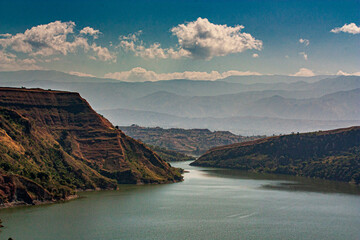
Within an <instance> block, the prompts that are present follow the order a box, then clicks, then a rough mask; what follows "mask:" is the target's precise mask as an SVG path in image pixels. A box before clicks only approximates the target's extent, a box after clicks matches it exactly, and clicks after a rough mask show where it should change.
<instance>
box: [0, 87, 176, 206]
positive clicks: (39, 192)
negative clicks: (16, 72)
mask: <svg viewBox="0 0 360 240" xmlns="http://www.w3.org/2000/svg"><path fill="white" fill-rule="evenodd" d="M181 179H182V177H181V174H180V172H179V170H178V169H175V168H173V167H171V166H170V165H169V164H168V163H166V162H165V161H163V160H162V159H161V158H160V157H159V156H158V155H157V154H156V153H154V152H153V151H152V150H150V149H149V148H148V147H146V146H145V145H144V144H142V143H141V142H138V141H136V140H134V139H132V138H130V137H128V136H126V135H125V134H124V133H123V132H122V131H121V130H119V129H116V128H115V127H114V126H113V125H112V124H111V123H110V122H109V121H108V120H106V119H105V118H104V117H102V116H101V115H99V114H97V113H96V112H95V111H94V110H93V109H92V108H91V107H90V106H89V104H88V103H87V102H86V101H85V100H84V99H83V98H81V97H80V95H79V94H78V93H72V92H63V91H46V90H42V89H17V88H0V198H1V200H0V204H5V203H11V202H24V203H34V202H35V201H44V200H58V199H65V198H67V197H68V196H70V195H71V194H73V193H74V191H75V190H77V189H80V190H85V189H115V188H117V184H118V183H125V184H128V183H130V184H139V183H166V182H175V181H180V180H181Z"/></svg>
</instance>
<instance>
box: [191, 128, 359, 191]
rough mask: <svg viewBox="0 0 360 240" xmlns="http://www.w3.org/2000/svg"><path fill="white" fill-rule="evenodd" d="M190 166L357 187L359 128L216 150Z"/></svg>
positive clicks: (275, 139) (237, 145)
mask: <svg viewBox="0 0 360 240" xmlns="http://www.w3.org/2000/svg"><path fill="white" fill-rule="evenodd" d="M192 165H194V166H210V167H223V168H237V169H243V170H248V171H254V172H271V173H281V174H290V175H301V176H308V177H318V178H325V179H331V180H338V181H345V182H352V183H356V184H360V127H350V128H344V129H336V130H331V131H324V132H313V133H304V134H292V135H285V136H277V137H270V138H265V139H260V140H255V141H251V142H243V143H238V144H233V145H228V146H222V147H217V148H213V149H210V150H209V151H208V152H207V153H205V154H204V155H202V156H201V157H200V158H199V159H198V160H196V161H195V162H193V163H192Z"/></svg>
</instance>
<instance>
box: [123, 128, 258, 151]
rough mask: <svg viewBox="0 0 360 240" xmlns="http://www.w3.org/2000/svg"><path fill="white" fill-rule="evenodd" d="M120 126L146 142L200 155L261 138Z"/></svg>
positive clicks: (186, 130)
mask: <svg viewBox="0 0 360 240" xmlns="http://www.w3.org/2000/svg"><path fill="white" fill-rule="evenodd" d="M119 128H120V129H121V130H122V131H124V132H125V133H126V134H127V135H129V136H131V137H133V138H135V139H140V140H141V141H143V142H144V143H146V144H149V145H152V146H159V147H162V148H165V149H169V150H172V151H176V152H180V153H184V154H188V155H193V156H199V155H201V154H203V153H205V152H206V151H207V150H208V149H210V148H212V147H216V146H221V145H226V144H232V143H238V142H242V141H246V140H247V141H249V140H253V139H256V138H259V136H257V137H243V136H239V135H235V134H233V133H231V132H228V131H214V132H212V131H210V130H208V129H181V128H170V129H163V128H160V127H155V128H150V127H140V126H137V125H131V126H128V127H125V126H122V127H119Z"/></svg>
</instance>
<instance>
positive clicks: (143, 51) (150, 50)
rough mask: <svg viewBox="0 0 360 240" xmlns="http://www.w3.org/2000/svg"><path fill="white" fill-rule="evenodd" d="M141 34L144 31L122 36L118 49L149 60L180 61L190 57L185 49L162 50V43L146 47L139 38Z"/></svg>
mask: <svg viewBox="0 0 360 240" xmlns="http://www.w3.org/2000/svg"><path fill="white" fill-rule="evenodd" d="M141 33H142V31H138V32H136V33H133V34H129V35H127V36H120V37H119V39H120V44H119V46H118V47H120V48H122V49H124V51H125V52H133V53H134V54H135V56H138V57H142V58H148V59H154V58H160V59H166V58H172V59H179V58H181V57H187V56H188V55H189V53H188V52H187V51H185V50H184V49H178V50H175V49H174V48H162V47H161V45H160V43H153V44H151V45H150V47H146V46H145V45H144V43H143V41H140V40H139V38H138V37H139V35H141Z"/></svg>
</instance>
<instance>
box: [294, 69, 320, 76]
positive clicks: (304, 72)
mask: <svg viewBox="0 0 360 240" xmlns="http://www.w3.org/2000/svg"><path fill="white" fill-rule="evenodd" d="M290 76H295V77H312V76H315V74H314V72H313V71H311V70H310V69H308V68H300V69H299V71H298V72H297V73H295V74H291V75H290Z"/></svg>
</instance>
